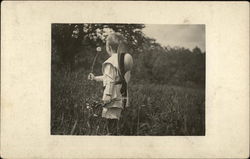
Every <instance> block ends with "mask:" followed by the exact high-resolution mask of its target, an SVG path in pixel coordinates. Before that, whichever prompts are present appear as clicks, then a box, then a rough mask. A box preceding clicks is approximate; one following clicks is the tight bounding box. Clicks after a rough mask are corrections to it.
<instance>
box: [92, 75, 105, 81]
mask: <svg viewBox="0 0 250 159" xmlns="http://www.w3.org/2000/svg"><path fill="white" fill-rule="evenodd" d="M103 77H104V76H95V77H94V80H95V81H103Z"/></svg>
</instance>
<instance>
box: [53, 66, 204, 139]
mask: <svg viewBox="0 0 250 159" xmlns="http://www.w3.org/2000/svg"><path fill="white" fill-rule="evenodd" d="M88 73H89V71H87V70H84V69H77V70H74V71H65V70H62V71H59V70H56V71H55V70H52V79H51V134H52V135H105V134H106V130H105V120H103V119H102V118H101V116H100V113H101V110H102V102H101V97H102V83H97V82H95V81H88V80H87V75H88ZM129 95H130V107H129V108H127V109H126V110H125V111H124V112H123V113H122V118H121V120H120V121H119V125H120V126H119V135H141V136H144V135H153V136H165V135H178V136H181V135H189V136H192V135H205V91H204V88H189V87H181V86H175V85H168V84H155V83H150V82H138V81H135V80H133V79H132V81H131V83H130V84H129Z"/></svg>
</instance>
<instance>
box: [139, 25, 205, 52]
mask: <svg viewBox="0 0 250 159" xmlns="http://www.w3.org/2000/svg"><path fill="white" fill-rule="evenodd" d="M143 32H144V33H145V34H146V35H147V36H148V37H151V38H154V39H156V41H157V42H158V43H160V44H161V45H163V46H168V45H169V46H171V47H173V46H180V47H185V48H189V49H190V50H192V49H193V48H194V47H196V46H198V47H199V48H200V49H201V50H202V51H205V25H174V24H168V25H166V24H150V25H146V27H145V28H144V29H143Z"/></svg>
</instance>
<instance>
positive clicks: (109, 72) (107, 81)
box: [103, 64, 116, 102]
mask: <svg viewBox="0 0 250 159" xmlns="http://www.w3.org/2000/svg"><path fill="white" fill-rule="evenodd" d="M115 76H116V71H115V68H114V67H113V66H112V65H111V64H106V66H105V68H104V75H103V82H104V85H105V89H104V92H103V93H104V99H103V100H104V102H105V100H106V99H107V100H110V99H111V96H112V94H113V89H114V83H115Z"/></svg>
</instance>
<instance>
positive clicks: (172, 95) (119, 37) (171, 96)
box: [51, 23, 206, 136]
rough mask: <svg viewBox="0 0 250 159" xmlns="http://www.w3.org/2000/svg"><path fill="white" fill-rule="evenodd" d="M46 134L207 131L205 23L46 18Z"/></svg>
mask: <svg viewBox="0 0 250 159" xmlns="http://www.w3.org/2000/svg"><path fill="white" fill-rule="evenodd" d="M51 29H52V31H51V33H52V35H51V42H52V45H51V46H52V49H51V60H52V61H51V134H52V135H130V136H172V135H173V136H176V135H177V136H182V135H185V136H197V135H198V136H200V135H201V136H203V135H205V56H206V50H205V25H202V24H200V25H191V24H190V25H184V24H180V25H171V24H122V23H120V24H119V23H114V24H112V23H81V24H52V25H51Z"/></svg>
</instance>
